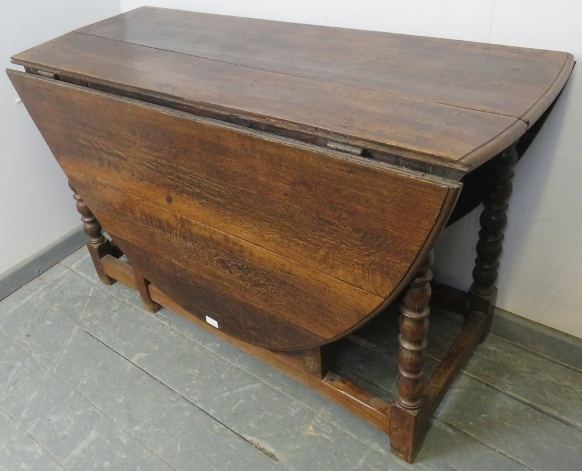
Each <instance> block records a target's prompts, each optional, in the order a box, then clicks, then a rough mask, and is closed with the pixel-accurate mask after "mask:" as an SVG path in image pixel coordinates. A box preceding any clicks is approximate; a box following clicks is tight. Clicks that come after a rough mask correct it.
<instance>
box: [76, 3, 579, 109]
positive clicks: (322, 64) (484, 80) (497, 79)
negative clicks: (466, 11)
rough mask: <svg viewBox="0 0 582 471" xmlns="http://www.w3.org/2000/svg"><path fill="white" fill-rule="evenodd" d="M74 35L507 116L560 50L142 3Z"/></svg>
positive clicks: (554, 69)
mask: <svg viewBox="0 0 582 471" xmlns="http://www.w3.org/2000/svg"><path fill="white" fill-rule="evenodd" d="M77 32H79V33H83V34H89V35H92V36H99V37H103V38H108V39H115V40H117V41H123V42H126V43H132V44H138V45H143V46H147V47H151V48H156V49H163V50H167V51H174V52H178V53H180V54H186V55H189V56H195V57H201V58H206V59H211V60H214V61H220V62H226V63H229V64H235V65H240V66H244V67H249V68H255V69H261V70H266V71H271V72H276V73H279V74H285V75H292V76H298V77H303V78H309V79H312V80H318V81H323V82H330V83H337V84H341V85H347V86H350V87H354V88H359V89H370V90H378V91H382V92H386V93H390V94H393V95H399V96H408V97H413V98H420V99H422V100H428V101H433V102H437V103H446V104H449V105H455V106H459V107H463V108H469V109H473V110H480V111H487V112H490V113H495V114H502V115H506V116H513V117H515V118H521V117H522V116H523V115H524V114H526V113H527V112H528V110H529V109H530V108H531V107H532V105H533V104H534V103H535V102H536V101H537V100H538V99H539V98H540V97H542V96H543V95H544V94H545V93H546V91H547V89H548V87H549V86H550V85H551V84H552V82H553V81H554V79H555V78H556V77H557V75H558V74H559V73H560V71H561V70H562V68H563V67H564V66H565V65H566V60H567V58H568V56H569V55H568V54H567V53H565V52H554V51H544V50H538V49H524V48H518V47H508V46H500V45H495V44H480V43H474V42H469V41H453V40H447V39H438V38H427V37H422V36H412V35H403V34H392V33H385V32H377V31H363V30H354V29H346V28H334V27H322V26H314V25H305V24H297V23H287V22H279V21H266V20H258V19H252V18H239V17H233V16H224V15H213V14H208V13H198V12H186V11H179V10H171V9H160V8H152V7H142V8H138V9H135V10H132V11H130V12H127V13H126V14H124V15H121V16H116V17H113V18H109V19H107V20H104V21H101V22H99V23H96V24H93V25H89V26H86V27H84V28H80V29H78V30H77ZM266 38H268V40H266Z"/></svg>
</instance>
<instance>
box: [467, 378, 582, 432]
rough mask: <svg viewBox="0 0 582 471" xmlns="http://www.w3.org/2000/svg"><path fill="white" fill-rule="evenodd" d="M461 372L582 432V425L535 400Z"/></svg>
mask: <svg viewBox="0 0 582 471" xmlns="http://www.w3.org/2000/svg"><path fill="white" fill-rule="evenodd" d="M461 373H462V374H464V375H466V376H467V377H469V378H471V379H474V380H475V381H478V382H480V383H481V384H483V385H485V386H487V387H490V388H491V389H494V390H495V391H497V392H499V393H501V394H503V395H505V396H507V397H510V398H511V399H514V400H516V401H518V402H521V403H522V404H524V405H526V406H528V407H531V408H532V409H534V410H537V411H538V412H541V413H542V414H545V415H547V416H548V417H551V418H552V419H555V420H557V421H558V422H561V423H563V424H564V425H567V426H569V427H571V428H573V429H575V430H578V431H579V432H582V427H580V426H578V425H577V424H575V423H574V422H570V421H569V420H568V419H566V418H564V417H561V416H559V415H557V414H555V413H553V412H551V411H549V410H547V409H545V408H543V407H542V406H538V405H537V404H534V403H533V402H531V401H528V400H527V399H525V398H523V397H521V396H519V395H518V394H513V393H511V392H510V391H505V390H503V389H501V388H500V387H499V386H497V385H495V384H492V383H489V382H487V381H486V380H484V379H483V378H479V377H478V376H475V375H472V374H471V373H468V372H466V371H462V372H461Z"/></svg>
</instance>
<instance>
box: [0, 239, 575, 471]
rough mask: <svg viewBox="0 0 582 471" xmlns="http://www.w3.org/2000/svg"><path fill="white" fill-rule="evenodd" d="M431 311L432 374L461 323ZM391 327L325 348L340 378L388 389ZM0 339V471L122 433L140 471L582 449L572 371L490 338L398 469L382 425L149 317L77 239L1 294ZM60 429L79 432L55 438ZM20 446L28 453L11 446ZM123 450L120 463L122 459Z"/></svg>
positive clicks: (567, 455)
mask: <svg viewBox="0 0 582 471" xmlns="http://www.w3.org/2000/svg"><path fill="white" fill-rule="evenodd" d="M431 321H432V323H431V344H430V348H429V360H428V370H429V372H430V371H431V370H432V369H433V368H435V366H436V365H437V360H438V359H439V358H441V357H442V354H443V352H444V351H445V349H446V346H447V345H448V344H449V343H450V341H451V340H452V335H451V333H450V331H451V328H455V325H452V324H456V323H455V322H452V324H451V320H450V319H449V318H448V317H446V316H438V315H436V313H435V315H433V316H432V317H431ZM394 322H395V316H392V317H390V316H388V317H386V318H385V319H384V320H379V321H377V323H376V324H375V325H373V326H372V327H370V328H369V329H367V330H366V329H364V331H363V332H358V333H356V334H355V336H353V337H351V338H350V339H347V340H344V343H345V345H346V346H347V348H346V349H345V350H344V353H343V354H342V357H341V358H338V359H336V363H337V367H338V369H342V368H343V369H342V370H341V371H338V373H340V374H342V376H346V377H348V376H350V375H351V377H350V378H349V379H350V380H352V381H354V382H355V383H357V382H358V381H360V382H362V383H366V384H365V385H367V386H371V387H372V388H376V391H374V392H378V393H379V394H380V395H384V397H386V398H387V399H391V396H392V395H393V393H394V380H393V378H394V373H395V367H396V365H395V362H394V354H395V345H396V343H395V336H394V333H393V329H392V327H393V324H394ZM456 328H457V329H458V328H459V327H458V324H457V327H456ZM390 332H392V334H390ZM0 343H1V344H2V348H1V349H0V351H1V353H0V355H2V358H0V388H1V389H0V421H3V422H2V423H5V424H6V427H10V430H12V431H14V433H12V432H10V437H13V438H9V439H8V440H7V438H6V437H5V435H6V433H5V432H4V433H2V432H0V470H2V469H13V468H15V465H14V463H17V464H18V465H19V466H24V465H22V463H24V462H25V460H29V461H30V460H31V459H32V458H30V456H29V455H30V453H32V455H33V456H34V457H35V459H37V460H38V461H37V462H35V461H34V460H32V461H30V462H31V463H32V464H31V465H30V466H29V468H28V469H39V470H40V469H42V470H52V469H67V470H69V469H89V467H85V468H83V467H82V466H84V465H85V464H86V463H87V461H86V460H87V459H89V458H91V459H94V460H95V462H100V461H99V460H103V459H105V456H108V455H110V454H111V449H113V450H114V451H115V450H119V448H115V447H119V446H121V445H119V444H120V443H126V444H127V446H128V447H129V448H128V450H129V451H128V456H129V457H131V458H132V459H134V458H135V457H137V458H135V459H139V460H142V463H143V464H142V465H141V466H142V468H141V469H155V470H158V469H175V470H182V469H183V470H187V469H188V470H190V469H192V463H193V462H196V463H200V464H203V465H204V469H209V470H212V469H217V470H224V469H235V468H236V469H240V470H244V469H289V470H297V471H309V470H311V469H314V470H315V469H317V470H326V469H327V470H330V471H331V470H344V469H345V470H353V469H361V470H386V469H388V470H400V469H423V470H424V469H426V470H445V469H480V470H487V469H491V470H495V471H499V470H506V469H508V470H525V469H531V470H536V471H537V470H540V471H541V470H546V469H556V470H570V469H577V468H576V467H575V466H576V464H577V463H579V462H580V461H581V460H582V452H581V451H580V450H581V449H582V432H580V430H579V427H578V424H579V422H580V404H581V403H582V401H580V396H579V394H580V391H582V386H581V385H582V383H579V382H578V381H580V379H581V378H580V377H579V376H581V375H580V374H579V373H578V372H576V371H573V370H568V369H567V368H565V367H564V366H562V365H560V364H555V363H553V362H551V361H550V360H548V359H546V358H542V357H539V356H537V355H535V354H534V353H532V352H530V351H526V350H523V349H519V347H516V346H515V345H513V344H511V343H509V342H506V341H503V340H501V339H499V338H497V337H495V336H490V337H489V339H488V340H487V341H486V342H485V344H484V345H482V346H480V347H479V348H478V349H477V351H476V353H475V354H474V356H473V358H472V359H471V360H470V362H469V363H468V365H467V366H466V368H465V370H464V372H463V373H462V374H461V375H460V377H459V378H458V379H457V381H455V382H454V383H453V386H452V388H451V390H450V392H449V393H448V394H447V395H446V397H445V399H444V401H443V404H442V405H441V407H440V408H439V409H438V410H437V412H436V414H435V418H434V419H433V423H432V426H431V429H430V430H429V433H428V435H427V439H426V441H425V444H424V446H423V448H422V450H421V452H420V454H419V457H418V459H417V461H416V462H415V464H414V465H408V464H406V463H404V462H402V461H400V460H398V459H397V458H395V457H393V456H392V455H391V454H390V451H389V443H388V439H387V437H386V435H385V434H384V433H382V432H381V431H379V430H377V429H375V428H374V427H372V426H370V425H369V424H367V423H366V422H364V421H362V420H360V419H358V418H357V417H355V416H354V415H352V414H351V413H349V412H348V411H346V410H344V409H342V408H341V407H338V406H337V405H335V404H334V403H332V402H330V401H328V400H326V399H324V398H323V397H321V396H319V395H318V394H317V393H315V392H313V391H311V390H310V389H309V388H306V387H305V386H303V385H301V384H299V383H297V382H295V381H293V380H291V379H289V378H288V377H286V376H285V375H283V374H281V373H279V372H278V371H275V370H273V369H272V368H270V367H268V366H266V365H264V364H263V363H262V362H260V361H259V360H256V359H255V358H253V357H251V356H249V355H247V354H246V353H244V352H242V351H241V350H239V349H237V348H236V347H234V346H232V345H230V344H229V343H228V342H226V341H224V340H221V339H219V338H217V337H215V336H213V335H212V334H211V333H209V332H207V331H205V330H203V329H200V328H199V327H197V326H196V325H194V324H192V323H191V322H189V321H187V320H185V319H183V318H182V317H180V316H177V315H175V314H174V313H172V312H170V311H168V310H167V309H162V310H161V311H159V312H157V313H155V314H150V313H146V312H145V311H144V310H143V309H142V308H141V303H140V299H139V295H138V294H137V293H136V292H134V291H132V290H129V289H127V288H125V287H124V286H122V285H121V284H120V283H117V284H115V285H113V286H111V287H108V286H105V285H101V284H99V283H98V279H97V277H96V276H95V274H94V270H93V268H92V265H91V262H90V260H89V258H88V256H87V255H86V253H85V251H84V250H82V251H79V252H77V253H74V254H73V255H71V256H70V257H68V258H67V259H65V260H64V261H63V262H62V263H61V264H59V265H57V266H56V267H55V268H53V269H51V270H49V271H48V272H46V273H45V274H44V275H43V276H42V277H39V278H37V279H35V280H33V281H32V282H31V283H29V285H27V286H26V287H24V288H23V289H21V290H19V291H17V292H15V293H14V294H12V295H11V296H9V297H8V298H6V299H5V300H3V301H1V302H0ZM15 379H16V380H18V381H17V382H16V383H14V380H15ZM363 385H364V384H363ZM550 399H552V400H550ZM65 400H66V402H65ZM51 408H52V409H51ZM76 413H80V415H81V416H82V418H81V419H78V418H77V416H75V415H74V414H76ZM48 419H50V420H48ZM45 422H46V423H45ZM32 424H36V426H32ZM41 424H42V426H40V425H41ZM4 430H6V429H5V427H2V431H4ZM65 430H74V431H75V433H74V434H73V435H71V434H70V433H69V434H68V435H67V437H66V439H58V440H57V438H56V437H60V435H59V434H62V433H64V431H65ZM96 434H97V435H96ZM7 444H8V445H7ZM22 447H25V448H26V450H29V451H28V452H27V453H28V454H26V453H23V452H19V453H17V451H18V450H21V449H22ZM79 447H81V448H79ZM111 447H113V448H111ZM6 450H9V451H6ZM30 450H32V451H30ZM69 455H71V456H72V457H70V458H69ZM14 456H18V457H20V458H21V461H14V459H15V458H14ZM114 456H117V455H115V453H114ZM119 456H120V455H119ZM118 459H119V460H120V461H118V462H117V463H118V465H117V467H116V468H115V469H132V468H130V467H128V466H129V464H128V463H129V461H128V460H129V458H127V459H126V461H125V462H124V461H123V460H121V458H119V457H118ZM10 460H11V461H10ZM82 460H85V461H82ZM144 460H145V461H144ZM147 460H150V461H147ZM27 463H28V462H27ZM51 466H52V467H51ZM24 469H27V468H24Z"/></svg>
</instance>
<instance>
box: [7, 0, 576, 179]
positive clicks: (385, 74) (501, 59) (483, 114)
mask: <svg viewBox="0 0 582 471" xmlns="http://www.w3.org/2000/svg"><path fill="white" fill-rule="evenodd" d="M12 60H13V62H14V63H17V64H21V65H24V66H28V67H33V68H40V69H43V70H45V71H48V72H51V73H58V74H62V75H64V76H68V77H73V78H75V79H82V80H87V81H90V82H91V83H92V84H96V85H97V86H98V85H101V86H107V87H113V88H115V89H119V90H123V91H125V92H128V93H134V94H135V93H138V94H140V96H142V97H143V96H144V95H147V96H150V97H153V98H156V99H165V100H170V101H171V102H173V103H176V106H177V107H180V104H193V105H195V106H197V107H199V108H201V109H204V110H212V111H214V112H220V113H223V114H224V115H228V116H230V117H231V118H232V117H233V116H234V117H236V119H239V120H241V121H245V120H247V121H252V122H258V123H263V124H268V125H274V126H278V127H280V128H284V129H289V130H291V131H299V132H302V133H307V134H309V135H312V136H315V137H316V138H320V139H321V138H325V139H333V140H334V141H338V142H341V143H344V144H349V145H352V146H357V147H361V148H363V149H366V150H368V151H370V152H373V151H379V152H385V153H388V154H390V155H393V156H400V158H402V159H403V160H407V161H412V162H419V163H420V164H422V165H424V166H425V167H422V168H421V169H424V170H425V171H427V172H429V173H431V172H432V166H435V167H439V168H441V169H442V168H444V169H453V170H454V171H455V172H456V173H457V175H459V178H460V176H462V174H464V173H466V172H469V171H471V170H472V169H474V168H476V167H478V166H479V165H481V164H482V163H483V162H485V161H486V160H488V159H490V158H491V157H493V156H494V155H496V154H497V153H499V152H501V151H502V150H504V149H505V148H506V147H508V146H509V145H511V144H512V143H513V142H514V141H515V140H517V139H518V138H519V137H520V136H521V135H522V134H523V133H525V131H526V130H527V129H528V128H529V127H530V126H531V125H532V124H533V123H534V122H535V121H536V120H537V119H538V118H539V117H540V116H541V114H542V113H543V112H544V111H545V110H546V109H547V108H548V107H549V106H550V105H551V103H552V102H553V100H554V99H555V98H556V97H557V96H558V94H559V92H560V91H561V89H562V88H563V86H564V85H565V83H566V81H567V79H568V77H569V75H570V73H571V71H572V68H573V65H574V59H573V56H572V55H571V54H568V53H565V52H554V51H544V50H537V49H525V48H518V47H507V46H499V45H493V44H483V43H473V42H467V41H456V40H447V39H436V38H428V37H420V36H409V35H401V34H392V33H384V32H374V31H361V30H351V29H344V28H333V27H324V26H312V25H303V24H294V23H283V22H277V21H266V20H257V19H249V18H238V17H230V16H222V15H212V14H204V13H195V12H186V11H178V10H169V9H161V8H152V7H143V8H138V9H136V10H133V11H130V12H127V13H124V14H121V15H118V16H116V17H113V18H110V19H107V20H104V21H101V22H99V23H95V24H93V25H90V26H87V27H84V28H81V29H78V30H76V31H74V32H71V33H69V34H65V35H64V36H61V37H59V38H57V39H54V40H52V41H49V42H47V43H44V44H42V45H40V46H37V47H34V48H32V49H29V50H28V51H25V52H22V53H20V54H16V55H15V56H14V57H13V58H12ZM233 119H234V118H233ZM441 174H443V173H442V172H441Z"/></svg>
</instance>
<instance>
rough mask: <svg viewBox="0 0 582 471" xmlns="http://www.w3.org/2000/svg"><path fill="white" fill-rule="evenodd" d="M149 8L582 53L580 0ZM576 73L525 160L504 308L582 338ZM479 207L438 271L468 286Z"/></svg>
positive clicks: (456, 231)
mask: <svg viewBox="0 0 582 471" xmlns="http://www.w3.org/2000/svg"><path fill="white" fill-rule="evenodd" d="M141 5H152V6H163V7H168V8H181V9H191V10H197V11H204V12H210V13H222V14H228V15H238V16H248V17H255V18H266V19H273V20H283V21H295V22H299V23H312V24H321V25H332V26H342V27H350V28H361V29H372V30H379V31H392V32H397V33H407V34H419V35H426V36H438V37H444V38H453V39H465V40H472V41H480V42H492V43H499V44H508V45H515V46H524V47H535V48H545V49H558V50H564V51H568V52H571V53H573V54H574V56H575V57H582V34H581V33H580V26H579V19H580V18H582V2H579V1H574V0H552V1H549V0H544V1H542V0H382V1H379V0H359V1H353V0H350V1H345V0H333V1H332V0H294V1H277V2H274V1H272V0H246V1H244V2H240V1H234V0H157V1H145V2H144V1H141V0H121V9H122V11H127V10H131V9H133V8H136V7H138V6H141ZM579 72H580V71H579V70H576V71H575V72H574V74H573V76H572V78H571V79H570V82H569V84H568V85H567V88H566V90H565V91H564V93H563V96H562V97H561V99H560V101H559V103H558V104H557V106H556V107H555V109H554V111H553V113H552V115H551V116H550V118H549V119H548V121H547V122H546V124H545V126H544V128H543V130H542V131H541V132H540V134H539V135H538V138H537V139H536V141H535V142H534V144H533V145H532V146H531V147H530V149H529V150H528V152H527V154H526V156H525V158H524V159H522V161H520V162H519V164H518V166H517V175H516V178H515V185H514V188H515V190H514V195H513V197H512V199H511V202H510V205H511V206H510V210H509V220H510V222H509V225H508V228H507V231H506V242H505V251H504V254H503V257H502V260H501V268H500V284H499V285H500V288H499V297H498V302H497V305H498V306H499V307H501V308H502V309H505V310H507V311H510V312H513V313H515V314H519V315H521V316H523V317H526V318H528V319H531V320H534V321H536V322H540V323H542V324H545V325H547V326H550V327H553V328H555V329H558V330H561V331H564V332H567V333H569V334H571V335H574V336H577V337H580V338H582V286H581V285H582V245H581V244H579V239H580V238H581V236H582V190H581V188H582V180H581V179H582V158H581V157H580V149H581V148H582V127H581V125H580V124H579V123H582V78H581V74H580V73H579ZM478 218H479V215H478V212H475V213H473V214H471V215H470V216H469V217H468V218H465V219H464V220H462V221H459V222H458V223H456V224H455V225H453V226H452V227H450V228H448V229H447V230H446V231H445V233H444V234H443V235H442V237H441V239H440V240H439V243H438V245H437V262H436V266H435V272H436V275H437V278H440V279H441V280H444V281H447V282H449V283H451V284H454V285H456V286H458V287H463V288H467V287H468V280H470V276H471V270H472V267H473V260H474V257H475V256H474V249H475V243H476V234H477V231H478Z"/></svg>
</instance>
